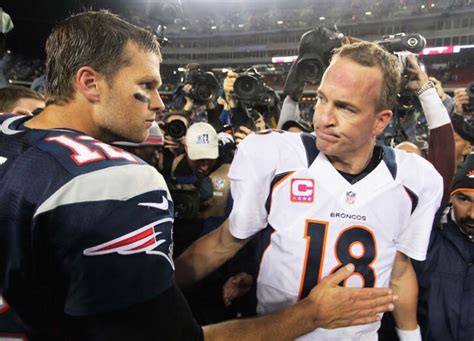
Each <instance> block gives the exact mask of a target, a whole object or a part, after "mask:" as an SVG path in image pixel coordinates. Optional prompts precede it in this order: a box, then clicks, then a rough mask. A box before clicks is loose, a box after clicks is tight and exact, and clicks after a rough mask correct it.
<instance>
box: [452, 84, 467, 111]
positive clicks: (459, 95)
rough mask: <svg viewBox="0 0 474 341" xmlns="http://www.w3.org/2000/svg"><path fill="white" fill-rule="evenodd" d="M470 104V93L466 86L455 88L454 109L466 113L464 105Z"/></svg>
mask: <svg viewBox="0 0 474 341" xmlns="http://www.w3.org/2000/svg"><path fill="white" fill-rule="evenodd" d="M466 104H469V95H468V94H467V91H466V89H465V88H458V89H454V111H455V112H456V113H458V114H460V115H464V108H463V105H466Z"/></svg>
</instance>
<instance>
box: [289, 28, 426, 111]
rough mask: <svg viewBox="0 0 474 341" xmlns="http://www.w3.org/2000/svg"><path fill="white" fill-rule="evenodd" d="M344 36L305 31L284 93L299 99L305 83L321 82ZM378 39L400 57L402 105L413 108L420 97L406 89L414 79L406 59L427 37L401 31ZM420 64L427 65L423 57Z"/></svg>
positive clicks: (331, 32)
mask: <svg viewBox="0 0 474 341" xmlns="http://www.w3.org/2000/svg"><path fill="white" fill-rule="evenodd" d="M343 37H344V35H343V34H342V33H340V32H336V31H331V30H329V29H327V28H323V27H317V28H315V29H314V30H311V31H308V32H305V33H304V34H303V35H302V36H301V39H300V43H299V46H298V58H297V59H296V61H295V62H294V63H293V65H292V66H291V68H290V71H289V72H288V76H287V78H286V82H285V87H284V91H283V92H284V93H285V94H286V95H288V96H290V97H291V98H292V99H293V100H295V101H298V99H299V97H301V95H302V93H303V89H304V85H305V84H307V83H311V84H317V83H319V82H320V81H321V78H322V75H323V73H324V71H325V70H326V68H327V67H328V65H329V62H330V59H331V54H332V51H333V49H335V48H337V47H340V46H341V39H342V38H343ZM375 42H376V43H377V44H379V45H380V46H382V47H383V48H384V49H386V50H387V51H389V52H391V53H393V54H395V55H396V56H397V57H398V59H399V61H400V74H401V75H402V84H401V93H400V100H399V105H400V106H402V107H404V108H410V107H413V106H414V103H413V102H414V101H415V100H416V98H415V96H413V95H414V94H413V93H412V92H408V91H406V90H405V89H406V85H407V83H408V82H409V81H410V80H411V78H410V77H411V75H410V73H409V72H408V70H407V67H408V65H407V59H406V58H407V56H408V54H410V53H418V52H420V51H422V50H423V48H424V47H425V45H426V39H425V38H424V37H423V36H422V35H420V34H405V33H397V34H394V35H389V36H385V37H383V38H382V40H379V41H375ZM415 56H416V55H415ZM418 63H419V64H420V65H421V66H422V67H423V65H422V64H421V62H420V61H419V60H418Z"/></svg>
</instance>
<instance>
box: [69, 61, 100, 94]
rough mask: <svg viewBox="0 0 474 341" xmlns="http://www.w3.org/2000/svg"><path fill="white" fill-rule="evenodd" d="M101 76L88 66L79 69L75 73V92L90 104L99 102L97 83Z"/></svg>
mask: <svg viewBox="0 0 474 341" xmlns="http://www.w3.org/2000/svg"><path fill="white" fill-rule="evenodd" d="M101 79H102V76H101V75H100V74H99V73H98V72H97V71H96V70H94V69H93V68H92V67H90V66H83V67H81V68H80V69H79V70H78V71H77V73H76V84H75V85H76V90H77V92H78V93H80V94H81V95H82V96H83V97H85V98H87V99H88V100H89V101H90V102H91V103H97V102H99V100H100V87H99V82H100V80H101Z"/></svg>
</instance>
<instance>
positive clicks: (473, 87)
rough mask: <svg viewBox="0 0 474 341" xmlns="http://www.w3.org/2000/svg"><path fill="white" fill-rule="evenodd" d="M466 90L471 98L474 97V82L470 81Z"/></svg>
mask: <svg viewBox="0 0 474 341" xmlns="http://www.w3.org/2000/svg"><path fill="white" fill-rule="evenodd" d="M466 92H467V94H468V96H469V97H471V100H472V98H474V82H470V83H469V84H468V85H467V86H466Z"/></svg>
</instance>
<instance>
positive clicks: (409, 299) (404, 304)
mask: <svg viewBox="0 0 474 341" xmlns="http://www.w3.org/2000/svg"><path fill="white" fill-rule="evenodd" d="M390 288H391V289H392V290H393V293H394V294H395V295H398V296H399V300H398V302H397V303H396V304H395V310H394V311H393V317H394V318H395V322H396V324H397V327H398V329H401V330H415V329H416V328H417V325H418V323H417V320H416V304H417V301H418V282H417V280H416V274H415V271H414V270H413V266H412V264H411V260H410V258H409V257H408V256H406V255H404V254H403V253H401V252H398V251H397V254H396V256H395V261H394V263H393V269H392V275H391V277H390Z"/></svg>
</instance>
